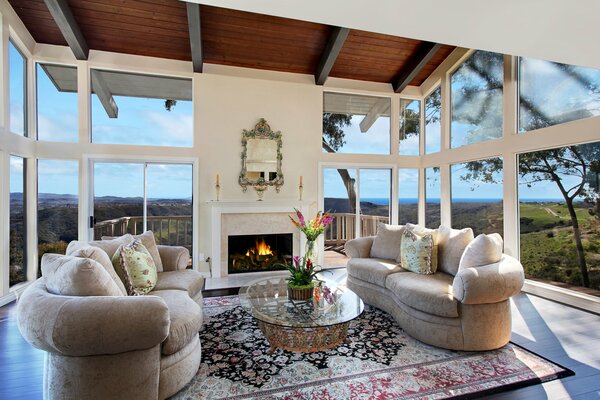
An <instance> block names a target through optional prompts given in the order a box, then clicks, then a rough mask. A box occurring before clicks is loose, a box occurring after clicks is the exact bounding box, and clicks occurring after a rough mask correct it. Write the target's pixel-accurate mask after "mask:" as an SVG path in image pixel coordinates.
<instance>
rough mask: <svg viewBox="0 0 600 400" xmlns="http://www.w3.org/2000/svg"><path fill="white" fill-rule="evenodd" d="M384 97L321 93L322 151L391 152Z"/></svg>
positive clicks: (388, 123) (388, 104)
mask: <svg viewBox="0 0 600 400" xmlns="http://www.w3.org/2000/svg"><path fill="white" fill-rule="evenodd" d="M390 106H391V101H390V99H389V98H387V97H372V96H358V95H351V94H340V93H325V94H324V95H323V152H325V153H355V154H390Z"/></svg>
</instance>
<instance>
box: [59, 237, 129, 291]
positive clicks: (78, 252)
mask: <svg viewBox="0 0 600 400" xmlns="http://www.w3.org/2000/svg"><path fill="white" fill-rule="evenodd" d="M67 255H68V256H73V257H80V258H89V259H92V260H94V261H96V262H97V263H99V264H100V265H102V266H103V267H104V269H105V270H106V272H108V274H109V275H110V277H111V278H112V280H113V281H114V282H115V284H116V285H117V287H118V288H119V290H121V293H122V294H124V295H126V294H127V290H126V289H125V286H124V285H123V282H122V281H121V279H120V278H119V276H118V275H117V272H116V271H115V268H114V267H113V265H112V261H111V259H110V257H109V256H108V254H106V252H105V251H104V250H102V249H101V248H100V247H94V246H90V245H89V244H87V243H84V242H77V243H75V244H74V245H73V246H69V247H68V248H67Z"/></svg>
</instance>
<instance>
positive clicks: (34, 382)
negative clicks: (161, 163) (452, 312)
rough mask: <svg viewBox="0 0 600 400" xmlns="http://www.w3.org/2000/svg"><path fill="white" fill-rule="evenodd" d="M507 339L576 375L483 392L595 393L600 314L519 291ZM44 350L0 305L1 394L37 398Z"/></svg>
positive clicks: (533, 395)
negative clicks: (23, 333) (27, 339)
mask: <svg viewBox="0 0 600 400" xmlns="http://www.w3.org/2000/svg"><path fill="white" fill-rule="evenodd" d="M512 340H513V342H515V343H517V344H519V345H521V346H523V347H525V348H527V349H529V350H531V351H534V352H536V353H538V354H540V355H542V356H544V357H546V358H549V359H551V360H552V361H554V362H557V363H559V364H561V365H563V366H565V367H567V368H570V369H572V370H573V371H575V374H576V375H575V376H571V377H568V378H565V379H560V380H556V381H552V382H548V383H545V384H543V385H536V386H530V387H527V388H523V389H519V390H515V391H511V392H506V393H501V394H498V395H495V396H492V397H488V398H490V399H494V400H507V399H536V400H537V399H556V400H562V399H577V400H583V399H596V400H598V399H600V316H598V315H594V314H591V313H588V312H585V311H582V310H577V309H574V308H571V307H567V306H564V305H561V304H558V303H554V302H552V301H549V300H545V299H542V298H539V297H535V296H532V295H526V294H521V295H519V296H517V297H515V298H514V301H513V336H512ZM43 356H44V353H43V352H42V351H39V350H36V349H34V348H32V347H31V346H30V345H29V344H27V342H25V341H24V340H23V338H22V337H21V334H20V333H19V330H18V329H17V325H16V306H15V304H14V303H12V304H9V305H7V306H4V307H0V399H3V400H4V399H41V398H42V379H43Z"/></svg>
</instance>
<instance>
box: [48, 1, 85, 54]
mask: <svg viewBox="0 0 600 400" xmlns="http://www.w3.org/2000/svg"><path fill="white" fill-rule="evenodd" d="M44 3H46V6H47V7H48V10H49V11H50V14H52V17H53V18H54V21H55V22H56V25H58V28H59V29H60V31H61V32H62V34H63V36H64V37H65V40H66V41H67V43H68V44H69V47H70V48H71V51H72V52H73V54H74V55H75V58H77V59H78V60H87V58H88V55H89V53H90V48H89V47H88V45H87V43H86V41H85V38H84V37H83V34H82V33H81V30H80V29H79V25H77V21H75V17H73V13H72V12H71V9H70V8H69V5H68V4H67V0H44Z"/></svg>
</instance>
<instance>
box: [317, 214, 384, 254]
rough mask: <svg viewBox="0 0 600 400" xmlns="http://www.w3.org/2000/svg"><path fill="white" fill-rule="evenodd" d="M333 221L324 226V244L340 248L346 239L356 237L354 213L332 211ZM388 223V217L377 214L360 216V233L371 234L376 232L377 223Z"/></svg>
mask: <svg viewBox="0 0 600 400" xmlns="http://www.w3.org/2000/svg"><path fill="white" fill-rule="evenodd" d="M332 215H333V221H332V222H331V224H329V225H328V226H327V228H325V232H324V234H325V246H326V247H329V248H335V247H338V248H341V247H342V246H343V245H344V243H346V241H348V240H350V239H354V238H355V237H356V215H355V214H353V213H334V214H332ZM380 222H383V223H385V224H387V223H389V217H382V216H378V215H361V216H360V235H361V237H362V236H372V235H375V234H376V233H377V224H378V223H380Z"/></svg>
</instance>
